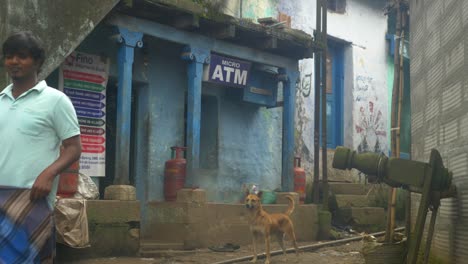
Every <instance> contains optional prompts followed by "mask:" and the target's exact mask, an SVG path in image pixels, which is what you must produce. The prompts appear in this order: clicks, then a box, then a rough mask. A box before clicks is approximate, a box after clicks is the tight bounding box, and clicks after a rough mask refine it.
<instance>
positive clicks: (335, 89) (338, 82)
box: [320, 42, 344, 149]
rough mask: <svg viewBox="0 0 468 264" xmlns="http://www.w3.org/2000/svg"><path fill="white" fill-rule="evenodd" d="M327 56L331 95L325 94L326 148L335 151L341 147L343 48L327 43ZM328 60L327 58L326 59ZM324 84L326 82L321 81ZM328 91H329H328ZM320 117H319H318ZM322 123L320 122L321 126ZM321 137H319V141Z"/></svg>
mask: <svg viewBox="0 0 468 264" xmlns="http://www.w3.org/2000/svg"><path fill="white" fill-rule="evenodd" d="M328 54H329V58H330V59H331V63H332V65H331V66H332V67H331V72H327V75H329V76H331V77H332V85H331V86H332V89H331V91H332V92H331V93H327V102H326V103H327V107H326V111H327V147H328V148H330V149H335V148H336V147H337V146H341V145H343V126H344V120H343V106H344V98H343V86H344V84H343V82H344V47H343V46H342V45H340V44H336V43H333V42H329V43H328ZM327 59H328V58H327ZM322 81H323V82H325V81H326V80H322ZM328 90H329V89H328ZM320 116H321V115H320ZM321 123H322V122H320V124H321ZM321 138H322V137H321V136H320V139H321Z"/></svg>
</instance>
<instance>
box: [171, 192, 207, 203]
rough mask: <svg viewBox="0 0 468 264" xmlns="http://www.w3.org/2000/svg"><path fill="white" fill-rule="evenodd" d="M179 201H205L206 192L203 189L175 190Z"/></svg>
mask: <svg viewBox="0 0 468 264" xmlns="http://www.w3.org/2000/svg"><path fill="white" fill-rule="evenodd" d="M176 201H177V202H179V203H199V204H204V203H206V192H205V190H203V189H180V190H178V191H177V200H176Z"/></svg>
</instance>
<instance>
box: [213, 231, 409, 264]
mask: <svg viewBox="0 0 468 264" xmlns="http://www.w3.org/2000/svg"><path fill="white" fill-rule="evenodd" d="M403 230H405V228H404V227H400V228H396V229H395V231H397V232H401V231H403ZM383 235H385V231H382V232H377V233H372V234H366V235H360V236H355V237H350V238H344V239H340V240H334V241H329V242H324V243H317V244H312V245H307V246H301V247H299V250H300V251H312V250H316V249H319V248H323V247H330V246H336V245H340V244H346V243H349V242H354V241H359V240H361V239H363V238H364V237H365V236H374V237H379V236H383ZM286 253H295V250H294V248H288V249H287V250H286ZM281 254H283V251H282V250H275V251H271V253H270V255H271V256H277V255H281ZM265 256H266V255H265V253H262V254H258V256H257V259H264V258H265ZM252 258H253V255H250V256H245V257H240V258H235V259H229V260H224V261H219V262H215V263H213V264H231V263H238V262H241V261H247V260H251V259H252Z"/></svg>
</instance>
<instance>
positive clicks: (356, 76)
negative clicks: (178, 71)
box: [278, 0, 390, 177]
mask: <svg viewBox="0 0 468 264" xmlns="http://www.w3.org/2000/svg"><path fill="white" fill-rule="evenodd" d="M315 4H316V3H315V1H310V0H297V1H289V0H280V2H279V8H278V9H279V11H281V12H283V13H286V14H288V15H290V16H291V17H292V27H293V28H296V29H300V30H303V31H305V32H307V33H309V34H311V35H313V30H314V28H315V14H316V6H315ZM384 6H385V1H381V0H374V1H370V0H367V1H363V0H349V1H348V3H347V7H346V13H345V14H337V13H331V12H328V34H329V35H330V36H332V37H334V38H337V39H340V40H343V42H348V44H346V45H345V50H344V87H343V89H344V120H343V125H344V135H343V137H344V145H346V146H348V147H351V148H353V149H358V148H359V146H361V147H362V145H361V144H362V142H363V141H364V140H365V141H367V144H368V148H367V149H365V150H368V151H374V150H375V145H376V143H377V141H378V142H379V143H380V147H379V148H378V150H380V151H383V152H388V144H387V136H388V132H387V131H388V126H389V120H390V115H389V112H388V93H387V48H386V41H385V34H386V30H387V17H386V16H385V15H384V13H383V8H384ZM313 64H314V63H313V59H308V60H303V61H301V62H300V69H301V84H300V87H307V85H308V83H309V82H310V83H311V90H312V92H311V93H310V96H309V97H304V96H303V94H302V91H299V92H298V93H299V94H298V96H297V104H298V105H297V113H296V123H297V127H296V130H297V135H298V138H297V141H298V142H297V143H298V144H297V146H296V151H297V154H298V155H300V156H302V157H303V159H304V162H303V163H304V167H305V168H306V171H308V172H312V171H313V127H314V94H313V90H314V86H313V84H314V80H313V78H314V77H313V76H314V75H313ZM307 76H312V77H311V78H306V77H307ZM331 177H333V176H331Z"/></svg>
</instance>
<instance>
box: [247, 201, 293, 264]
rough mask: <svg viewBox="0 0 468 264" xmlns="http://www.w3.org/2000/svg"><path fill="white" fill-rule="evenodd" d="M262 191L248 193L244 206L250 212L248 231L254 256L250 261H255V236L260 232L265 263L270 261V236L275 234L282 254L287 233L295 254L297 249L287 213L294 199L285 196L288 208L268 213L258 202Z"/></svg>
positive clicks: (291, 224) (291, 210) (290, 211)
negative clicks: (251, 239) (263, 239)
mask: <svg viewBox="0 0 468 264" xmlns="http://www.w3.org/2000/svg"><path fill="white" fill-rule="evenodd" d="M261 195H262V193H261V192H260V193H259V194H258V195H255V194H248V195H247V197H246V198H245V206H246V207H247V209H248V210H249V213H250V231H251V232H252V236H253V250H254V258H253V259H252V262H256V261H257V244H256V243H257V242H256V240H257V238H258V237H259V236H260V234H263V235H264V237H265V251H266V260H265V264H269V263H270V237H271V236H276V238H277V239H278V243H279V245H280V246H281V249H282V250H283V254H286V249H285V248H284V236H285V235H287V236H288V237H289V239H291V240H292V242H293V245H294V248H295V249H296V256H297V255H298V253H299V249H298V248H297V244H296V235H295V234H294V225H293V223H292V221H291V218H289V215H291V213H292V212H293V211H294V200H293V199H292V197H291V196H286V197H287V198H288V199H289V207H288V210H287V211H286V212H285V213H284V214H269V213H267V212H266V211H265V210H263V208H262V204H261V202H260V198H261Z"/></svg>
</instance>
